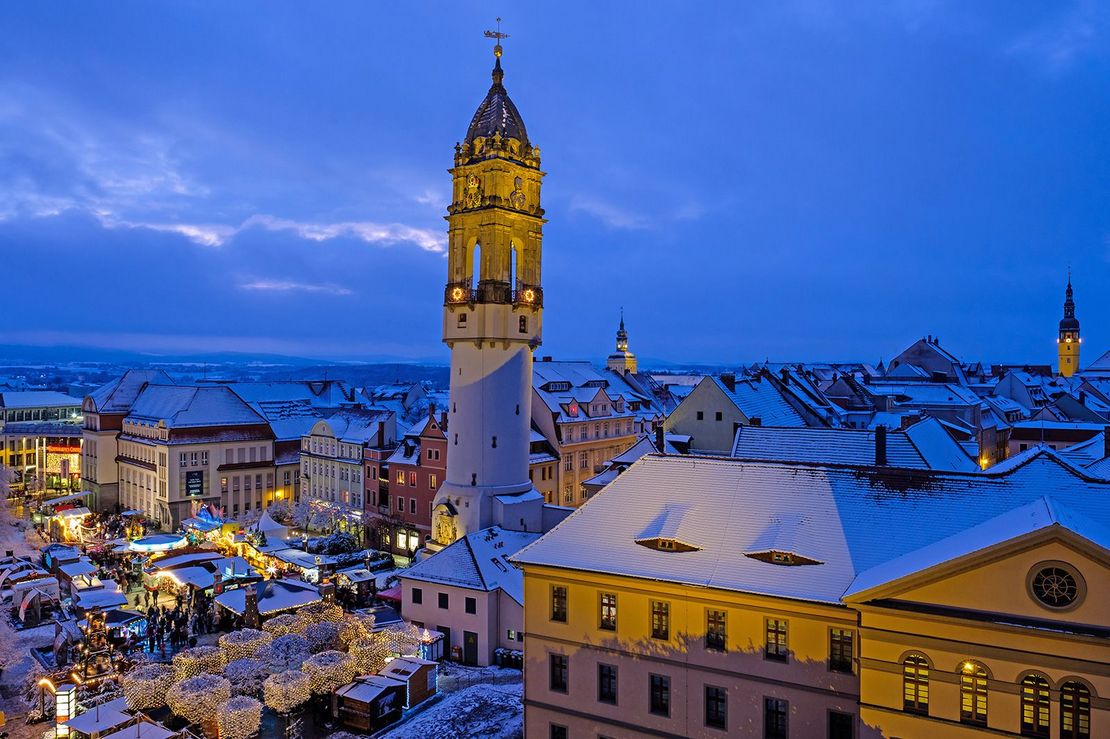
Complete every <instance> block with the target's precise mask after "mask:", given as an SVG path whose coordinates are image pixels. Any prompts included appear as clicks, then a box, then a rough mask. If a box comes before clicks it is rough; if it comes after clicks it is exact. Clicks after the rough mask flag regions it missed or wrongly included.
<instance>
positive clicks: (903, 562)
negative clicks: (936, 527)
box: [845, 496, 1110, 597]
mask: <svg viewBox="0 0 1110 739" xmlns="http://www.w3.org/2000/svg"><path fill="white" fill-rule="evenodd" d="M1051 527H1059V528H1061V529H1067V530H1068V531H1071V532H1073V533H1075V534H1078V535H1079V536H1082V537H1083V538H1085V539H1087V540H1088V541H1090V542H1092V543H1094V544H1096V545H1098V546H1100V547H1102V548H1103V549H1105V550H1108V551H1110V531H1108V530H1107V529H1106V528H1105V527H1104V526H1101V525H1099V524H1097V523H1094V522H1093V521H1090V520H1088V519H1087V518H1086V517H1084V516H1082V515H1080V514H1078V513H1075V512H1073V511H1071V510H1069V509H1068V508H1067V507H1066V506H1064V505H1062V504H1060V503H1058V502H1057V501H1056V500H1054V499H1053V498H1050V497H1047V496H1046V497H1041V498H1039V499H1037V500H1034V501H1033V502H1031V503H1027V504H1026V505H1023V506H1019V507H1017V508H1014V509H1013V510H1010V511H1006V512H1005V513H1002V514H999V515H998V516H995V517H994V518H992V519H990V520H988V521H984V522H983V523H980V524H978V525H976V526H972V527H971V528H968V529H964V530H963V531H960V532H959V533H957V534H954V535H952V536H949V537H947V538H944V539H941V540H940V541H936V542H933V543H932V544H929V545H927V546H925V547H922V548H921V549H918V550H915V551H913V552H909V553H907V554H904V555H902V556H900V557H895V558H894V559H892V560H890V561H889V562H884V563H883V564H880V565H878V566H876V567H872V568H871V569H869V570H866V571H864V572H861V573H860V574H859V575H858V576H856V579H855V580H854V581H853V582H852V585H851V587H849V588H848V590H847V591H846V592H845V596H846V597H847V596H853V595H858V594H859V593H863V592H865V591H868V590H871V589H873V588H876V587H879V586H880V585H885V584H887V583H890V582H894V581H895V580H900V579H901V578H903V577H908V576H909V575H913V574H917V573H920V572H923V571H925V570H928V569H930V568H932V567H936V566H938V565H941V564H944V563H946V562H952V561H954V560H957V559H960V558H962V557H966V556H968V555H971V554H975V553H977V552H982V551H984V550H987V549H990V548H991V547H994V546H997V545H999V544H1005V543H1006V542H1009V541H1012V540H1014V539H1017V538H1019V537H1021V536H1025V535H1026V534H1030V533H1033V532H1034V531H1040V530H1041V529H1046V528H1051Z"/></svg>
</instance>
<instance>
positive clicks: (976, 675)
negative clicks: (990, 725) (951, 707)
mask: <svg viewBox="0 0 1110 739" xmlns="http://www.w3.org/2000/svg"><path fill="white" fill-rule="evenodd" d="M960 721H962V722H964V723H966V724H980V725H985V724H986V723H987V671H986V670H984V669H983V667H982V665H977V664H975V663H974V662H965V663H964V664H963V667H961V668H960Z"/></svg>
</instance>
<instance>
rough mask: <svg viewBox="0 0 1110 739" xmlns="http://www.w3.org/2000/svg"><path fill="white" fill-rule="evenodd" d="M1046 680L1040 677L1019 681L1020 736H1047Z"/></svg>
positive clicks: (1028, 676) (1034, 676) (1027, 677)
mask: <svg viewBox="0 0 1110 739" xmlns="http://www.w3.org/2000/svg"><path fill="white" fill-rule="evenodd" d="M1048 712H1049V707H1048V680H1045V679H1044V678H1043V677H1041V676H1040V675H1026V676H1025V677H1023V678H1022V679H1021V735H1022V736H1036V737H1047V736H1048Z"/></svg>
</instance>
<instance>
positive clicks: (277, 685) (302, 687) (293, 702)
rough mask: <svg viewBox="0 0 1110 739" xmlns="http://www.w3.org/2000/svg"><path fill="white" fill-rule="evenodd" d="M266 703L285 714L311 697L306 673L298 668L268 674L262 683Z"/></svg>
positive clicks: (310, 688)
mask: <svg viewBox="0 0 1110 739" xmlns="http://www.w3.org/2000/svg"><path fill="white" fill-rule="evenodd" d="M262 695H263V697H264V698H265V700H266V705H267V706H269V707H270V708H271V709H273V710H274V711H277V712H278V713H280V714H287V713H289V712H290V711H292V710H293V709H294V708H296V707H297V706H300V705H302V704H304V703H305V702H307V701H308V699H309V698H310V697H312V687H311V683H310V681H309V679H308V675H306V674H305V673H303V672H301V671H300V670H287V671H285V672H279V673H277V674H276V675H270V676H269V677H268V678H266V680H265V682H263V683H262Z"/></svg>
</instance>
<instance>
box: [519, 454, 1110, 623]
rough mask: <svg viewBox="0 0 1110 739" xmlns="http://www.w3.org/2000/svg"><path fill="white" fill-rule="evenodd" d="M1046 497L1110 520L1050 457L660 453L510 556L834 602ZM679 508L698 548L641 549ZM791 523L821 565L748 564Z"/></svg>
mask: <svg viewBox="0 0 1110 739" xmlns="http://www.w3.org/2000/svg"><path fill="white" fill-rule="evenodd" d="M1043 496H1050V497H1052V498H1053V499H1054V500H1055V501H1056V502H1058V503H1059V504H1060V505H1062V506H1066V507H1068V508H1069V509H1071V510H1073V511H1075V512H1076V513H1077V514H1079V515H1082V516H1084V517H1086V518H1087V519H1089V520H1091V521H1093V522H1094V523H1096V524H1099V525H1101V526H1105V525H1107V523H1108V522H1110V482H1106V481H1097V480H1093V479H1091V478H1089V477H1085V476H1082V475H1079V474H1076V473H1075V471H1074V470H1073V469H1070V468H1069V467H1067V466H1065V465H1064V464H1061V463H1060V462H1059V461H1058V458H1053V457H1051V456H1049V455H1046V454H1039V455H1035V456H1032V457H1029V458H1027V459H1026V460H1025V461H1024V464H1022V465H1020V466H1017V467H1014V468H1010V469H1009V470H1007V471H1006V472H1004V473H999V474H994V473H992V472H991V471H986V472H974V473H962V472H935V471H924V470H905V469H901V470H892V469H885V468H874V469H861V468H849V467H822V466H811V465H803V464H790V463H770V462H754V463H753V462H744V461H739V460H731V459H720V458H714V457H690V456H682V457H675V456H666V457H664V456H657V455H649V456H646V457H644V458H643V459H641V460H640V461H639V462H637V463H636V464H634V465H633V466H632V467H630V468H629V469H628V470H627V471H626V472H625V473H624V474H622V475H621V476H620V477H618V478H617V479H616V480H614V481H613V482H612V483H611V484H610V485H609V486H608V487H607V488H606V491H605V494H604V495H598V496H595V497H593V498H591V499H590V500H588V501H587V502H586V504H585V505H583V506H582V507H581V508H579V509H578V510H576V511H575V512H574V513H573V514H571V515H570V516H569V517H568V518H567V519H566V520H564V521H563V522H562V523H560V524H559V525H558V526H556V527H555V528H554V529H553V530H552V531H550V532H549V533H548V534H546V535H545V536H543V537H542V538H541V539H539V540H538V541H537V542H535V543H534V544H532V545H530V546H528V547H525V548H524V549H523V550H521V551H520V553H518V554H517V555H516V556H514V557H512V560H513V562H516V563H519V564H524V565H528V564H534V565H547V566H553V567H563V568H567V569H576V570H585V571H593V572H604V573H611V574H618V575H625V576H630V577H639V578H646V579H665V580H668V581H672V582H678V583H685V584H690V585H696V586H701V587H714V588H724V589H728V590H737V591H743V592H752V593H761V594H766V595H773V596H779V597H785V598H799V599H805V600H813V601H820V602H829V603H836V602H839V601H840V599H841V596H842V595H843V594H844V592H845V591H846V590H847V589H848V587H849V586H850V585H851V584H852V582H853V580H855V578H856V576H857V575H858V574H859V573H861V572H864V571H866V570H868V569H871V568H873V567H877V566H879V565H881V564H883V563H885V562H889V561H890V560H892V559H895V558H897V557H901V556H902V555H905V554H907V553H909V552H913V551H916V550H918V549H921V548H923V547H926V546H928V545H930V544H933V543H934V542H937V541H940V540H942V539H945V538H947V537H950V536H953V535H956V534H958V533H960V532H962V531H965V530H967V529H969V528H971V527H974V526H976V525H978V524H980V523H982V522H984V521H987V520H989V519H991V518H994V517H996V516H999V515H1000V514H1002V513H1005V512H1007V511H1010V510H1013V509H1014V508H1018V507H1020V506H1023V505H1027V504H1028V503H1031V502H1034V501H1037V500H1039V499H1040V498H1041V497H1043ZM676 504H682V505H685V506H687V507H686V508H684V509H683V512H682V517H681V529H682V531H681V533H682V536H683V538H684V539H688V540H689V541H686V542H685V543H687V544H689V545H691V546H693V547H696V548H697V550H696V551H686V552H674V551H671V552H665V551H657V550H655V549H652V548H648V547H645V546H641V545H639V544H637V543H636V540H637V539H640V538H642V536H643V532H644V531H645V530H646V529H647V528H648V527H649V525H650V524H652V522H653V521H654V520H655V519H656V518H657V517H659V516H660V515H661V514H662V513H663V512H664V511H666V510H669V508H668V507H673V506H674V505H676ZM786 518H791V520H792V521H793V523H792V524H791V526H792V532H791V538H792V540H794V541H798V542H804V544H805V547H806V551H805V552H804V553H803V552H799V553H801V554H804V556H806V557H809V558H812V559H814V560H816V561H819V562H821V563H822V564H815V565H801V566H789V567H788V566H781V565H777V564H774V563H771V562H766V561H762V560H760V559H755V558H752V557H748V556H745V554H746V553H751V552H753V551H755V550H756V549H758V548H759V547H761V546H765V542H766V539H767V537H768V529H769V527H771V526H772V525H774V524H775V523H776V522H781V521H783V520H785V519H786ZM922 521H927V522H928V523H929V525H927V526H923V525H921V522H922Z"/></svg>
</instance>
